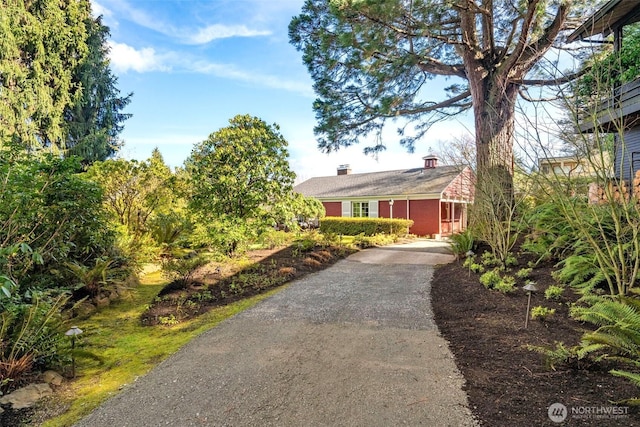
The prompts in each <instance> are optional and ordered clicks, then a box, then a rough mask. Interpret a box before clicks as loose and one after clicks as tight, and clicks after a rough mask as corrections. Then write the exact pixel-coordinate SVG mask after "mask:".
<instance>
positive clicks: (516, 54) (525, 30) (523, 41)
mask: <svg viewBox="0 0 640 427" xmlns="http://www.w3.org/2000/svg"><path fill="white" fill-rule="evenodd" d="M539 2H540V0H531V1H529V4H528V6H527V14H526V15H525V17H524V19H523V20H522V25H521V26H520V37H519V38H518V42H517V43H516V46H515V48H514V49H513V51H512V52H511V53H510V54H509V57H508V58H507V60H506V61H505V62H504V65H503V66H502V67H501V68H502V69H503V70H507V73H508V72H509V71H510V70H511V69H513V67H514V66H515V65H516V64H517V63H518V62H519V61H520V57H521V56H522V54H523V52H524V51H525V49H526V47H527V39H528V37H529V32H530V30H531V25H532V24H533V21H534V19H533V18H534V17H535V13H536V8H537V7H538V3H539ZM515 27H516V25H515V23H514V28H515ZM506 48H507V49H509V46H508V45H507V46H506Z"/></svg>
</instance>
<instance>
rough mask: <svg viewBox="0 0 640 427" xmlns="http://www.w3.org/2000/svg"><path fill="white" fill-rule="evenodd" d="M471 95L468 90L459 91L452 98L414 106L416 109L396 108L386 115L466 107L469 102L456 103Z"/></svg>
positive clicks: (392, 115)
mask: <svg viewBox="0 0 640 427" xmlns="http://www.w3.org/2000/svg"><path fill="white" fill-rule="evenodd" d="M470 96H471V92H469V91H468V90H467V91H465V92H463V93H461V94H460V95H458V96H454V97H453V98H449V99H447V100H444V101H442V102H439V103H437V104H431V105H428V106H426V107H421V108H416V109H412V110H409V109H404V110H396V111H394V112H393V114H390V115H388V116H387V117H395V116H397V115H411V114H422V113H428V112H430V111H436V110H439V109H442V108H450V107H463V108H468V107H470V106H471V103H470V102H469V103H465V104H463V105H457V103H458V102H460V101H464V100H465V99H467V98H469V97H470Z"/></svg>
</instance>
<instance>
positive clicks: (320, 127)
mask: <svg viewBox="0 0 640 427" xmlns="http://www.w3.org/2000/svg"><path fill="white" fill-rule="evenodd" d="M582 3H585V2H579V1H576V2H574V3H572V2H569V1H565V0H549V1H545V0H530V1H525V2H513V1H506V0H444V1H440V0H438V1H436V0H395V1H383V0H307V1H306V2H305V4H304V6H303V9H302V13H301V14H300V15H299V16H297V17H294V18H293V20H292V21H291V23H290V26H289V34H290V40H291V42H292V43H293V44H294V45H295V46H296V47H297V48H298V49H299V50H301V51H302V52H303V61H304V63H305V64H306V65H307V67H308V69H309V73H310V74H311V76H312V78H313V80H314V82H315V86H314V88H315V90H316V93H317V95H318V98H317V99H316V101H315V103H314V106H313V107H314V110H315V112H316V117H317V121H318V123H317V126H316V128H315V132H316V134H317V136H318V144H319V147H320V149H322V150H323V151H326V152H330V151H334V150H337V149H339V148H341V147H345V146H349V145H352V144H356V143H358V142H359V141H360V139H362V138H363V137H365V136H366V135H369V134H373V135H375V136H376V139H375V143H374V144H372V145H370V146H368V147H366V148H365V152H369V153H370V152H378V151H381V150H384V149H385V142H384V141H383V140H382V137H381V131H382V129H383V126H384V125H385V124H386V123H387V122H389V121H394V120H396V119H398V118H402V119H403V120H406V123H405V122H403V124H402V126H401V127H400V129H399V133H400V134H401V135H402V139H401V143H402V144H404V145H405V146H406V147H407V148H408V149H409V150H413V148H414V143H415V141H416V140H418V139H419V138H421V137H422V136H424V134H425V132H426V131H427V130H428V129H429V127H430V126H431V125H432V124H433V123H434V122H436V121H438V120H442V119H446V118H449V117H451V116H452V115H455V114H457V113H460V112H462V111H466V110H469V109H472V110H473V114H474V117H475V140H476V148H477V163H478V167H477V170H478V175H479V181H481V180H484V178H483V177H484V176H492V177H494V178H495V176H498V178H499V181H500V185H499V187H500V188H501V190H502V191H504V192H507V193H508V192H510V188H511V185H512V174H513V134H514V117H515V103H516V100H517V97H518V94H519V91H520V90H521V89H522V88H523V86H526V85H531V84H535V85H543V84H556V85H557V84H559V83H562V82H565V81H566V80H568V79H569V78H559V77H558V76H554V75H548V76H542V75H536V73H540V72H541V70H540V69H539V68H538V67H537V65H539V63H540V61H541V60H542V59H543V57H544V55H545V54H546V53H547V52H548V51H549V50H550V49H551V48H553V47H554V46H556V45H559V44H561V42H562V39H563V31H565V30H567V29H570V28H571V26H572V25H574V24H575V22H576V21H575V20H574V21H572V20H571V19H570V18H571V17H580V16H581V13H582V12H583V7H581V4H582ZM435 76H445V77H447V78H448V79H450V82H451V84H450V85H449V86H448V87H447V88H446V90H445V91H444V93H443V94H442V97H440V98H439V99H438V98H437V97H436V96H435V95H434V90H433V87H432V86H431V81H432V80H433V79H434V77H435ZM543 77H544V78H543ZM411 125H413V126H414V127H413V130H411V129H409V126H411ZM479 184H480V182H479Z"/></svg>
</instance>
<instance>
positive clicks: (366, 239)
mask: <svg viewBox="0 0 640 427" xmlns="http://www.w3.org/2000/svg"><path fill="white" fill-rule="evenodd" d="M395 241H396V239H395V237H394V236H393V235H388V234H377V235H375V236H365V235H363V234H360V235H358V236H355V237H354V239H353V244H354V245H355V246H357V247H359V248H362V249H365V248H370V247H373V246H384V245H390V244H392V243H394V242H395Z"/></svg>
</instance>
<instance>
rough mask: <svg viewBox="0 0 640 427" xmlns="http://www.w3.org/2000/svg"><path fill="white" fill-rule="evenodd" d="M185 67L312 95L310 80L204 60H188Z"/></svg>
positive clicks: (309, 96)
mask: <svg viewBox="0 0 640 427" xmlns="http://www.w3.org/2000/svg"><path fill="white" fill-rule="evenodd" d="M186 65H187V68H188V69H189V70H190V71H195V72H198V73H202V74H211V75H214V76H217V77H223V78H228V79H232V80H236V81H241V82H245V83H249V84H253V85H256V86H265V87H269V88H273V89H283V90H286V91H289V92H296V93H298V94H300V95H302V96H306V97H308V98H313V97H314V92H313V88H312V85H311V82H301V81H292V80H290V79H285V78H282V77H279V76H274V75H266V74H260V73H254V72H250V71H245V70H239V69H237V68H236V67H235V66H233V65H229V64H217V63H212V62H206V61H196V62H190V63H188V64H186Z"/></svg>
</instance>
